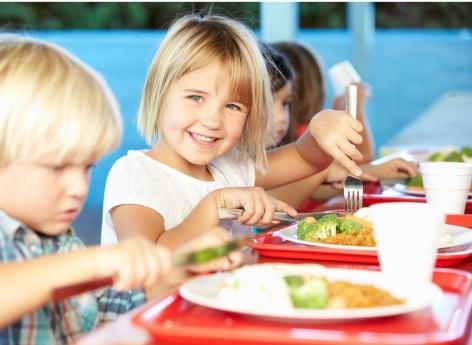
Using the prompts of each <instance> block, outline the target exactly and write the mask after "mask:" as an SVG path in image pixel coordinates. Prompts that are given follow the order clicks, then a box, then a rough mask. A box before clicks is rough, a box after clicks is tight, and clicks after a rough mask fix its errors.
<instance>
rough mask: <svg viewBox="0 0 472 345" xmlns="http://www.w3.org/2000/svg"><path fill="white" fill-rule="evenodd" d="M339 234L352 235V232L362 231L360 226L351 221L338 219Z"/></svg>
mask: <svg viewBox="0 0 472 345" xmlns="http://www.w3.org/2000/svg"><path fill="white" fill-rule="evenodd" d="M338 230H339V232H345V233H348V234H350V233H352V232H354V231H359V230H362V224H360V223H358V222H356V221H354V220H352V219H340V220H339V227H338Z"/></svg>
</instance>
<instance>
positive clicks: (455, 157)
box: [444, 151, 462, 162]
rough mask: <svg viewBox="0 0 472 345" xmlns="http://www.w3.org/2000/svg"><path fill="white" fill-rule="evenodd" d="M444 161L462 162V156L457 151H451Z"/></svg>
mask: <svg viewBox="0 0 472 345" xmlns="http://www.w3.org/2000/svg"><path fill="white" fill-rule="evenodd" d="M444 161H445V162H462V156H461V154H460V153H459V152H457V151H452V152H451V153H449V154H448V155H447V156H446V157H445V158H444Z"/></svg>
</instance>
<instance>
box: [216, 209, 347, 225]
mask: <svg viewBox="0 0 472 345" xmlns="http://www.w3.org/2000/svg"><path fill="white" fill-rule="evenodd" d="M243 212H244V210H243V209H241V208H223V207H220V208H218V217H219V219H225V220H235V219H238V218H239V217H241V215H242V214H243ZM327 214H334V215H336V216H339V217H342V216H345V215H346V214H347V213H346V212H345V211H324V212H306V213H298V214H297V215H296V216H295V217H292V216H290V215H288V214H287V213H285V212H275V213H274V219H275V220H279V221H282V222H297V221H299V220H302V219H303V218H306V217H313V218H315V219H320V218H321V217H323V216H326V215H327Z"/></svg>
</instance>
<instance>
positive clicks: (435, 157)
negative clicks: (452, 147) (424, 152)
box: [426, 152, 446, 162]
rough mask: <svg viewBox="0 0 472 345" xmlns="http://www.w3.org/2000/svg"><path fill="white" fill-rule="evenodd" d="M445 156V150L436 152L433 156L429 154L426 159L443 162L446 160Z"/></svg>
mask: <svg viewBox="0 0 472 345" xmlns="http://www.w3.org/2000/svg"><path fill="white" fill-rule="evenodd" d="M445 157H446V154H445V153H444V152H435V153H433V154H432V155H431V156H429V157H428V158H427V159H426V160H427V161H428V162H442V161H444V158H445Z"/></svg>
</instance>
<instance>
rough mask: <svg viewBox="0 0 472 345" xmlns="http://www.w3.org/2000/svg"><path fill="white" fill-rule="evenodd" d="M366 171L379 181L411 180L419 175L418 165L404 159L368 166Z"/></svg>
mask: <svg viewBox="0 0 472 345" xmlns="http://www.w3.org/2000/svg"><path fill="white" fill-rule="evenodd" d="M364 171H366V172H368V173H369V174H371V175H375V176H377V177H378V178H379V179H393V178H409V177H415V176H416V175H418V165H417V164H416V163H414V162H409V161H406V160H404V159H403V158H394V159H392V160H389V161H387V162H385V163H382V164H379V165H371V164H369V165H367V166H366V167H365V168H364Z"/></svg>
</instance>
